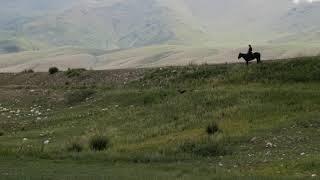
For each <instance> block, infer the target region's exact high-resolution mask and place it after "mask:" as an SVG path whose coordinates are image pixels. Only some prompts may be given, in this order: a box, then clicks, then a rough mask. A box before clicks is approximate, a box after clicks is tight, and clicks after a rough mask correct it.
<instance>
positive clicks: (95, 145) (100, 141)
mask: <svg viewBox="0 0 320 180" xmlns="http://www.w3.org/2000/svg"><path fill="white" fill-rule="evenodd" d="M109 144H110V142H109V139H108V138H107V137H105V136H101V135H96V136H94V137H92V138H91V139H90V140H89V147H90V149H91V150H93V151H103V150H106V149H107V148H108V146H109Z"/></svg>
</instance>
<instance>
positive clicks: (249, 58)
mask: <svg viewBox="0 0 320 180" xmlns="http://www.w3.org/2000/svg"><path fill="white" fill-rule="evenodd" d="M241 58H243V59H244V60H245V61H246V62H247V65H249V61H253V60H255V59H257V63H258V64H259V63H260V62H261V54H260V53H258V52H255V53H253V54H243V53H240V54H239V56H238V59H241Z"/></svg>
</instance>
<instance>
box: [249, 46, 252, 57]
mask: <svg viewBox="0 0 320 180" xmlns="http://www.w3.org/2000/svg"><path fill="white" fill-rule="evenodd" d="M248 55H250V56H251V55H252V46H251V45H250V44H249V50H248Z"/></svg>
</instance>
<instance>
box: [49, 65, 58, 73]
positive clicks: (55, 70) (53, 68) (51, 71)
mask: <svg viewBox="0 0 320 180" xmlns="http://www.w3.org/2000/svg"><path fill="white" fill-rule="evenodd" d="M57 72H59V69H58V68H57V67H51V68H49V74H56V73H57Z"/></svg>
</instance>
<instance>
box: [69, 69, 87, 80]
mask: <svg viewBox="0 0 320 180" xmlns="http://www.w3.org/2000/svg"><path fill="white" fill-rule="evenodd" d="M84 71H86V69H83V68H79V69H70V68H69V69H68V70H67V71H65V75H66V76H67V77H69V78H72V77H76V76H80V75H81V73H82V72H84Z"/></svg>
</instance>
